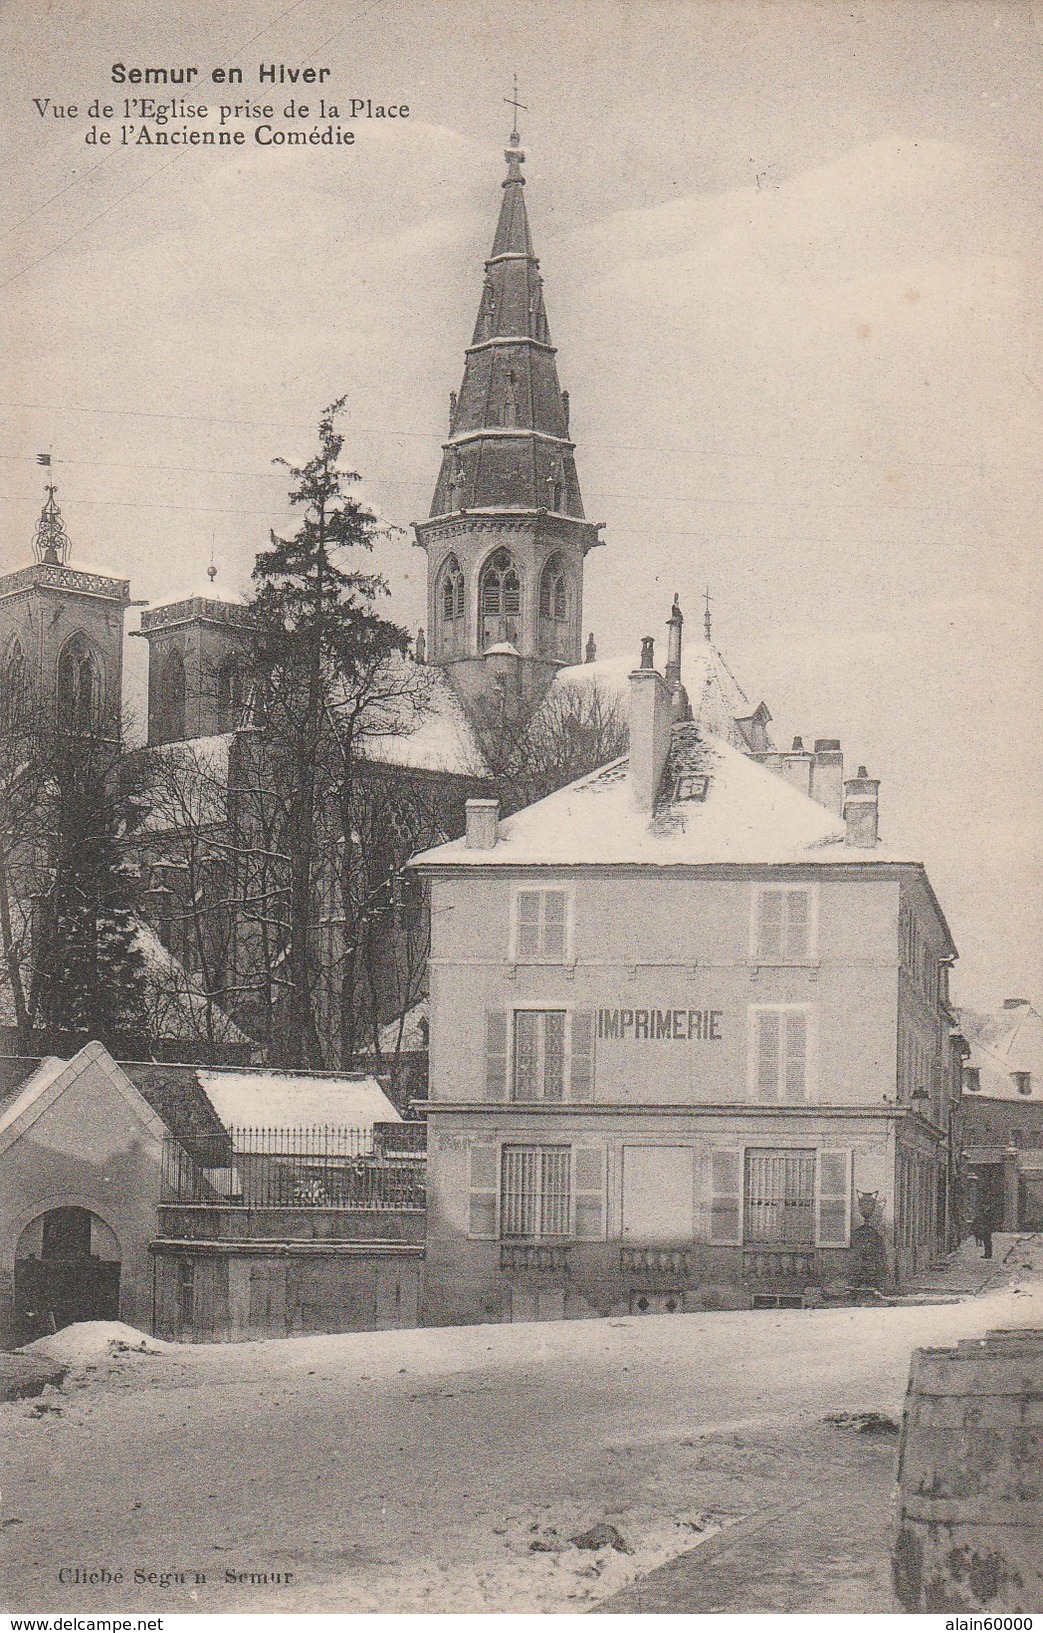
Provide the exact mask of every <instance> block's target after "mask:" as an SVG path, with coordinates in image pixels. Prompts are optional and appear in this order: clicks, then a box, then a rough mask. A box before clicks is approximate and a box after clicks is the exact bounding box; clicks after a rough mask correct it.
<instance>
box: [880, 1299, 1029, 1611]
mask: <svg viewBox="0 0 1043 1633" xmlns="http://www.w3.org/2000/svg"><path fill="white" fill-rule="evenodd" d="M891 1571H892V1578H893V1581H894V1589H895V1594H896V1597H897V1599H898V1602H899V1604H900V1605H901V1607H902V1609H903V1610H906V1611H940V1610H981V1611H989V1612H993V1613H998V1612H1022V1611H1029V1612H1031V1611H1037V1612H1038V1611H1040V1610H1041V1609H1043V1332H1041V1331H1038V1330H1032V1329H1026V1330H1024V1331H1019V1330H1011V1331H1009V1332H992V1333H989V1334H988V1335H987V1336H986V1337H985V1338H983V1339H971V1340H965V1341H964V1342H963V1343H961V1344H958V1345H957V1346H956V1347H955V1348H954V1349H936V1350H916V1351H915V1353H914V1355H913V1361H912V1368H911V1370H910V1374H909V1388H908V1391H907V1393H906V1400H905V1412H904V1415H903V1419H902V1437H901V1441H900V1444H899V1457H898V1512H897V1524H896V1530H895V1539H894V1545H893V1549H892V1555H891Z"/></svg>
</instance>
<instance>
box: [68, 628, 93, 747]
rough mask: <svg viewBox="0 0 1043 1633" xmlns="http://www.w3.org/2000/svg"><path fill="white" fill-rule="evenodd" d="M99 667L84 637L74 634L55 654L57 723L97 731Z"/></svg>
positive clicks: (74, 728)
mask: <svg viewBox="0 0 1043 1633" xmlns="http://www.w3.org/2000/svg"><path fill="white" fill-rule="evenodd" d="M101 701H102V700H101V669H100V667H99V664H98V660H97V658H96V657H95V655H94V653H93V652H92V651H91V649H90V647H89V646H88V645H87V640H86V637H85V636H83V635H73V636H71V637H70V639H69V640H68V641H66V643H65V645H64V646H63V647H62V650H61V653H60V655H59V658H58V723H59V725H60V726H61V728H62V730H63V731H75V732H89V731H96V730H97V729H98V727H99V726H100V724H101Z"/></svg>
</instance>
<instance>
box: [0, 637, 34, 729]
mask: <svg viewBox="0 0 1043 1633" xmlns="http://www.w3.org/2000/svg"><path fill="white" fill-rule="evenodd" d="M0 720H2V722H3V725H4V726H5V727H6V728H7V729H8V730H10V729H12V728H17V727H19V726H24V725H26V724H27V723H28V720H29V665H28V664H27V663H26V661H25V654H24V652H23V651H22V647H21V642H20V641H19V640H18V639H17V637H16V638H15V640H14V641H13V642H12V643H11V647H10V650H9V651H8V654H7V662H6V663H5V664H4V673H3V695H2V696H0Z"/></svg>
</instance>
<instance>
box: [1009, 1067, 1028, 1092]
mask: <svg viewBox="0 0 1043 1633" xmlns="http://www.w3.org/2000/svg"><path fill="white" fill-rule="evenodd" d="M1010 1077H1011V1082H1012V1083H1013V1084H1014V1087H1015V1088H1016V1089H1017V1091H1018V1093H1019V1094H1031V1093H1032V1073H1031V1072H1011V1074H1010Z"/></svg>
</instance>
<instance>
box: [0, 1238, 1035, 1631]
mask: <svg viewBox="0 0 1043 1633" xmlns="http://www.w3.org/2000/svg"><path fill="white" fill-rule="evenodd" d="M1038 1248H1039V1241H1038V1239H1036V1241H1035V1242H1033V1243H1032V1244H1031V1246H1030V1245H1028V1244H1026V1245H1024V1246H1022V1245H1019V1244H1015V1247H1014V1251H1013V1253H1012V1255H1011V1258H1010V1260H1009V1267H1010V1268H1009V1275H1008V1280H1011V1281H1013V1284H1014V1285H1013V1286H1008V1287H1005V1288H999V1289H998V1290H994V1291H991V1292H989V1293H987V1294H986V1295H984V1296H982V1297H979V1298H976V1299H970V1300H969V1301H967V1302H965V1303H960V1304H956V1303H952V1304H941V1305H924V1306H912V1307H907V1308H895V1309H883V1310H866V1309H843V1310H829V1311H767V1312H737V1313H721V1314H707V1315H691V1316H679V1315H674V1316H662V1317H660V1316H656V1317H643V1318H634V1319H626V1320H607V1321H589V1322H588V1321H584V1322H568V1323H545V1324H541V1325H535V1324H534V1325H521V1326H487V1327H471V1328H452V1329H439V1330H427V1331H416V1332H402V1331H399V1332H385V1333H372V1334H357V1335H349V1336H342V1337H323V1338H307V1339H291V1340H285V1341H281V1342H280V1341H269V1342H266V1343H255V1344H242V1345H232V1346H208V1345H199V1346H196V1347H187V1346H164V1347H163V1348H162V1350H161V1352H160V1353H158V1354H152V1355H138V1354H132V1353H122V1354H117V1355H114V1356H112V1357H109V1356H108V1355H107V1354H103V1355H100V1356H97V1357H96V1358H95V1364H94V1370H87V1368H86V1366H85V1364H84V1361H85V1357H84V1356H83V1355H81V1357H80V1363H79V1365H76V1366H74V1367H73V1370H72V1371H71V1372H70V1374H69V1377H68V1378H67V1379H66V1382H65V1385H64V1387H63V1389H62V1390H61V1391H55V1390H53V1389H50V1388H49V1389H48V1390H47V1391H46V1392H45V1394H44V1395H43V1396H42V1397H41V1398H40V1399H39V1400H36V1401H19V1402H15V1403H12V1404H9V1405H6V1406H3V1407H2V1408H0V1412H2V1414H3V1428H4V1437H5V1443H6V1452H5V1464H6V1473H5V1479H4V1490H3V1502H2V1515H0V1517H2V1522H3V1527H4V1542H5V1548H4V1567H3V1569H4V1576H5V1580H4V1588H3V1598H2V1602H3V1606H4V1608H5V1609H9V1610H13V1611H15V1612H18V1611H29V1612H33V1611H39V1612H59V1611H77V1612H89V1611H102V1610H115V1609H125V1610H133V1611H141V1612H145V1611H148V1610H153V1611H155V1610H167V1611H175V1610H193V1609H195V1610H201V1611H202V1610H219V1611H229V1610H244V1611H245V1610H251V1611H256V1610H265V1611H274V1610H280V1611H282V1610H285V1611H288V1610H310V1611H333V1610H383V1611H393V1610H406V1609H413V1610H450V1609H452V1610H465V1611H466V1610H497V1611H508V1610H522V1609H539V1610H546V1611H554V1610H577V1609H587V1608H592V1607H593V1606H594V1604H595V1603H597V1602H598V1601H600V1600H604V1599H606V1598H607V1597H608V1596H610V1595H611V1594H613V1593H615V1592H617V1591H618V1590H620V1589H622V1588H625V1587H627V1585H628V1584H631V1583H633V1582H634V1581H635V1579H638V1578H643V1577H644V1576H645V1574H646V1573H647V1572H649V1571H651V1570H653V1569H654V1568H655V1567H656V1566H658V1565H660V1564H662V1563H663V1562H664V1561H667V1560H670V1559H672V1558H673V1557H674V1556H677V1555H679V1554H682V1553H685V1552H686V1551H688V1550H690V1549H692V1548H694V1547H696V1546H697V1545H699V1544H700V1543H701V1542H703V1541H704V1539H706V1538H713V1537H714V1536H716V1535H718V1534H719V1533H720V1532H721V1531H722V1529H723V1530H725V1531H727V1530H728V1529H732V1528H733V1529H735V1531H736V1533H737V1534H738V1530H739V1528H740V1527H742V1526H746V1527H747V1528H749V1527H750V1525H751V1524H756V1523H757V1522H758V1519H759V1518H762V1517H764V1516H767V1515H770V1514H771V1513H773V1512H778V1511H779V1510H780V1508H781V1509H784V1510H789V1511H792V1510H794V1509H796V1508H797V1507H799V1505H800V1504H801V1503H803V1502H810V1503H811V1504H812V1511H814V1504H815V1503H816V1502H818V1503H820V1504H821V1503H823V1501H827V1502H828V1507H829V1511H830V1513H831V1516H832V1523H833V1525H834V1528H835V1532H836V1536H837V1538H838V1539H839V1542H838V1546H839V1550H840V1553H839V1557H841V1559H842V1568H838V1570H837V1571H835V1572H834V1579H833V1580H831V1581H830V1582H826V1583H823V1585H822V1587H821V1594H820V1598H819V1602H818V1603H816V1604H815V1605H812V1606H809V1607H808V1608H817V1609H821V1610H828V1609H850V1610H860V1609H862V1610H868V1609H876V1610H886V1609H889V1608H890V1605H889V1601H888V1598H887V1562H886V1557H881V1554H880V1547H879V1539H880V1535H881V1534H882V1533H881V1530H880V1527H881V1526H882V1525H884V1524H885V1523H886V1498H887V1494H888V1489H889V1479H890V1475H889V1472H888V1467H889V1464H888V1460H889V1459H890V1460H892V1461H893V1456H894V1448H895V1444H896V1442H895V1440H894V1438H893V1436H891V1437H888V1438H886V1439H879V1440H878V1439H877V1438H876V1437H867V1436H864V1435H859V1434H857V1433H853V1432H851V1431H850V1430H847V1431H844V1430H842V1429H840V1428H838V1427H836V1426H835V1425H833V1424H828V1423H824V1422H823V1420H824V1419H825V1417H826V1416H827V1414H830V1413H836V1412H855V1413H858V1412H866V1411H875V1412H881V1413H886V1414H888V1415H890V1416H892V1417H895V1416H900V1412H901V1404H902V1397H903V1394H904V1390H905V1384H906V1378H907V1374H908V1369H909V1358H910V1353H911V1351H912V1349H913V1348H914V1347H916V1346H920V1345H939V1344H949V1343H952V1342H955V1341H956V1340H958V1339H960V1338H964V1337H969V1336H972V1335H976V1334H980V1333H981V1334H983V1333H984V1332H985V1331H986V1329H988V1328H993V1327H1002V1326H1043V1283H1041V1281H1040V1280H1039V1279H1037V1273H1036V1272H1034V1271H1028V1270H1027V1269H1026V1268H1025V1265H1026V1264H1027V1263H1028V1262H1029V1260H1036V1261H1038V1260H1040V1259H1041V1254H1040V1252H1039V1251H1038ZM1019 1276H1020V1278H1021V1280H1020V1282H1019V1280H1018V1278H1019ZM1016 1289H1020V1290H1016ZM60 1336H61V1335H59V1337H60ZM874 1460H875V1464H874V1466H875V1469H876V1472H875V1473H873V1472H872V1471H871V1470H870V1464H871V1463H873V1462H874ZM874 1493H875V1494H876V1495H875V1496H874V1495H873V1494H874ZM870 1498H872V1501H873V1502H875V1503H876V1506H877V1508H878V1509H880V1504H881V1501H882V1502H883V1510H882V1511H881V1512H880V1513H878V1514H877V1517H876V1522H875V1523H877V1531H876V1534H875V1535H872V1534H871V1527H869V1528H868V1529H867V1520H866V1514H865V1512H864V1505H865V1503H866V1502H868V1501H869V1500H870ZM820 1511H821V1510H820ZM602 1523H607V1525H610V1526H612V1527H614V1528H615V1533H617V1534H618V1535H616V1536H615V1538H614V1540H615V1542H616V1546H612V1540H613V1534H611V1533H607V1532H606V1533H602V1539H604V1538H605V1537H607V1538H608V1539H609V1540H608V1541H604V1540H603V1541H602V1546H600V1547H596V1546H591V1547H584V1546H577V1545H576V1544H575V1543H574V1542H571V1541H570V1540H569V1539H571V1538H575V1537H577V1536H579V1537H581V1538H582V1537H583V1533H585V1532H587V1531H589V1530H590V1528H592V1527H593V1526H595V1525H598V1524H602ZM584 1540H586V1541H587V1542H591V1541H594V1542H596V1541H597V1540H598V1538H597V1535H595V1537H594V1538H593V1539H591V1538H589V1537H588V1538H586V1539H584ZM624 1547H625V1548H627V1549H629V1550H631V1551H630V1552H624V1551H622V1549H623V1548H624ZM845 1550H846V1551H845ZM843 1561H846V1563H843ZM135 1571H137V1572H138V1573H139V1581H138V1582H137V1583H135V1581H134V1573H135ZM77 1572H81V1573H83V1572H86V1573H88V1574H90V1573H94V1574H95V1575H96V1576H99V1577H101V1578H102V1579H101V1580H99V1581H97V1582H95V1583H93V1584H90V1583H83V1582H77V1581H76V1580H75V1574H76V1573H77ZM117 1573H122V1577H123V1580H122V1582H119V1581H115V1580H111V1579H112V1578H115V1577H116V1576H117ZM149 1573H157V1574H158V1575H166V1576H170V1578H171V1580H169V1581H167V1582H166V1585H161V1583H160V1581H159V1580H158V1579H157V1580H154V1581H152V1582H148V1581H147V1580H143V1579H144V1578H147V1577H148V1575H149ZM251 1575H254V1576H256V1577H259V1578H263V1577H265V1576H267V1578H268V1580H267V1582H265V1581H257V1582H254V1583H251V1582H250V1580H249V1578H250V1576H251ZM178 1576H180V1577H181V1578H182V1579H183V1580H177V1577H178ZM197 1577H199V1578H205V1580H202V1581H197V1580H196V1578H197ZM106 1578H108V1579H109V1580H106ZM606 1608H607V1607H606ZM620 1608H623V1607H620ZM625 1608H630V1609H632V1608H635V1604H634V1602H633V1600H632V1599H631V1600H630V1602H629V1603H627V1604H626V1606H625ZM649 1608H652V1607H651V1606H650V1607H649ZM672 1608H682V1607H681V1606H680V1605H676V1606H674V1607H672ZM700 1608H712V1607H710V1606H706V1607H700ZM727 1608H729V1609H740V1608H744V1607H742V1606H741V1605H740V1604H739V1603H736V1602H734V1600H729V1601H728V1602H727ZM749 1608H752V1606H751V1607H749ZM779 1608H781V1606H780V1607H779Z"/></svg>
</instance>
